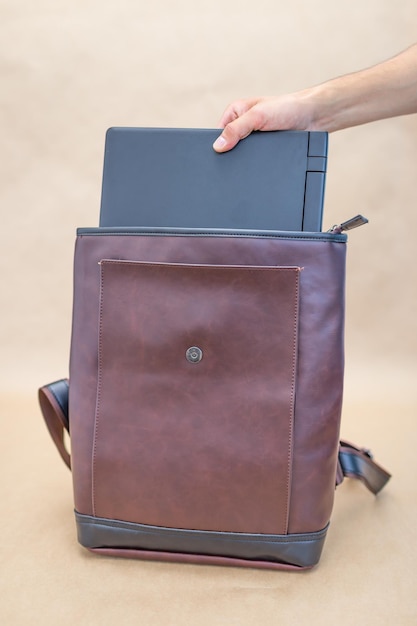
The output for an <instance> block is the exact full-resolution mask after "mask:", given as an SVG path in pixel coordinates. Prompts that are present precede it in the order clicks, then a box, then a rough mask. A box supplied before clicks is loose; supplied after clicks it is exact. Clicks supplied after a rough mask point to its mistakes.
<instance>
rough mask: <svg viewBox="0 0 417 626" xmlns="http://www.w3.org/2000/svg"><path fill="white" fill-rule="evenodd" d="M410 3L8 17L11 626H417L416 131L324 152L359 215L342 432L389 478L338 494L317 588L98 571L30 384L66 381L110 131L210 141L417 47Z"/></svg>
mask: <svg viewBox="0 0 417 626" xmlns="http://www.w3.org/2000/svg"><path fill="white" fill-rule="evenodd" d="M416 23H417V5H416V3H415V0H397V1H396V2H392V1H388V0H361V2H359V1H357V0H352V1H351V2H350V3H341V2H334V0H315V2H302V1H301V0H292V2H282V1H280V0H258V1H257V2H256V3H243V2H242V1H241V0H239V1H238V0H230V1H227V0H211V2H210V3H209V2H202V1H200V2H199V1H198V0H194V2H191V0H177V2H168V0H154V1H153V2H144V0H135V1H133V0H118V1H117V2H116V1H107V2H106V1H105V0H102V1H101V2H99V1H98V0H72V1H71V2H69V1H64V0H37V1H36V2H29V0H1V1H0V71H1V87H0V107H1V108H0V116H1V118H0V119H1V140H0V141H1V157H0V164H1V167H0V177H1V183H0V211H1V225H2V238H1V254H0V271H1V273H0V276H1V290H0V311H1V320H2V323H1V325H0V341H1V344H0V345H1V377H0V400H1V415H0V419H1V431H0V432H1V438H0V446H1V455H0V459H1V461H0V463H1V466H0V473H1V477H2V482H1V485H2V491H3V493H2V496H1V499H0V502H1V504H0V507H1V511H0V512H1V517H0V519H1V522H0V524H1V526H2V541H1V543H0V568H1V569H0V583H1V585H2V588H1V589H0V621H1V623H2V624H7V625H8V624H41V623H54V624H55V623H59V624H63V625H65V624H70V623H71V624H72V623H74V621H76V622H77V623H78V624H101V625H105V624H113V623H117V624H120V625H123V624H144V625H150V626H153V625H154V624H155V625H156V624H158V625H159V624H161V625H162V624H164V625H168V626H171V625H175V626H176V625H179V624H214V625H220V626H222V625H228V626H231V625H234V624H239V625H246V624H248V625H249V624H250V625H252V624H254V625H255V624H259V623H263V624H311V623H318V624H333V623H334V622H335V621H336V620H337V621H338V623H340V624H353V623H356V622H357V621H358V620H360V621H361V622H362V623H365V624H378V625H382V624H387V625H390V626H391V625H392V624H415V623H416V622H417V601H416V594H417V585H416V575H415V569H414V566H415V561H416V558H417V549H416V541H415V536H414V534H413V531H414V527H415V524H416V521H417V520H416V489H415V486H414V484H413V482H412V478H413V475H414V474H415V472H416V461H415V458H414V450H415V445H416V436H415V433H416V428H415V425H414V419H415V416H416V407H417V398H416V347H417V345H416V344H417V333H416V313H417V310H416V309H417V306H416V304H417V295H416V284H417V280H416V278H417V271H416V263H415V257H416V254H415V252H416V244H415V231H416V226H417V216H416V210H415V207H416V200H415V185H416V178H417V177H416V174H417V116H410V117H406V118H400V119H393V120H388V121H383V122H379V123H376V124H372V125H369V126H365V127H361V128H356V129H350V130H345V131H342V132H340V133H337V134H335V135H332V136H331V138H330V159H329V168H328V184H327V194H326V209H325V227H326V228H327V227H329V226H331V225H332V224H333V223H335V222H340V221H343V220H345V219H347V218H349V217H351V216H353V215H354V214H356V213H357V212H362V213H363V214H365V215H366V216H367V217H368V218H369V220H370V224H369V226H367V227H364V228H362V229H360V230H358V231H354V232H352V234H351V236H350V242H349V264H348V290H347V329H346V333H347V345H346V348H347V376H346V402H345V408H344V417H343V428H342V430H343V434H344V435H345V436H347V437H348V438H351V439H353V440H358V441H359V442H361V443H366V444H367V445H371V446H372V447H374V448H375V449H376V451H377V453H378V457H379V458H380V459H381V460H382V462H383V463H384V464H385V465H387V466H388V467H389V468H390V469H392V471H393V473H394V479H393V480H392V482H391V483H390V485H389V486H388V487H387V489H386V492H385V493H384V494H381V496H380V497H379V498H378V499H377V500H376V501H375V500H374V499H373V498H372V496H370V495H368V494H367V493H366V492H365V490H364V489H363V488H362V487H361V486H360V485H344V486H343V487H342V488H341V489H340V491H339V492H338V494H337V498H336V507H335V512H334V515H333V523H332V527H331V530H330V534H329V537H328V541H327V543H326V546H325V552H324V555H323V558H322V561H321V563H320V565H319V567H318V568H317V569H316V570H315V571H313V572H311V573H307V574H301V575H292V574H285V573H276V572H275V573H274V572H259V571H250V570H248V571H240V570H236V569H221V568H208V567H195V566H178V565H161V564H156V563H153V564H152V563H142V562H130V561H117V560H107V559H100V558H97V557H91V556H90V555H89V554H88V553H86V552H85V551H83V550H82V549H81V548H78V546H77V544H76V541H75V536H74V522H73V518H72V512H71V508H72V500H71V483H70V476H69V474H68V472H67V471H66V469H65V468H64V467H63V465H62V464H61V462H60V461H59V459H58V457H57V455H56V453H55V451H54V450H53V449H52V445H51V444H50V442H49V440H48V435H47V433H46V429H45V428H44V425H43V424H42V421H41V417H40V414H39V411H38V409H37V406H36V398H35V391H36V388H37V387H38V386H39V385H40V384H43V383H45V382H48V381H49V380H53V379H55V378H58V377H60V376H63V375H66V374H67V371H68V349H69V339H70V323H71V282H72V276H71V272H72V255H73V242H74V234H75V228H76V227H77V226H94V225H96V224H97V221H98V210H99V202H100V185H101V171H102V158H103V145H104V134H105V131H106V129H107V128H108V127H109V126H113V125H132V126H201V127H215V126H216V124H217V121H218V119H219V117H220V115H221V113H222V111H223V109H224V108H225V106H226V104H227V103H228V102H229V101H230V100H232V99H234V98H236V97H241V96H250V95H254V94H261V95H270V94H271V95H272V94H277V93H281V92H286V91H289V90H295V89H298V88H303V87H305V86H307V85H310V84H314V83H317V82H320V81H323V80H325V79H326V78H329V77H331V76H334V75H337V74H341V73H344V72H347V71H350V70H354V69H358V68H360V67H364V66H366V65H370V64H372V63H374V62H377V61H379V60H382V59H383V58H386V57H388V56H390V55H392V54H394V53H396V52H398V51H399V50H401V49H402V48H404V47H406V46H407V45H409V44H411V43H413V41H415V40H417V35H416Z"/></svg>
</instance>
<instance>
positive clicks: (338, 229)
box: [327, 215, 369, 235]
mask: <svg viewBox="0 0 417 626" xmlns="http://www.w3.org/2000/svg"><path fill="white" fill-rule="evenodd" d="M368 221H369V220H368V219H366V217H363V215H356V216H355V217H351V218H350V220H347V222H343V223H342V224H335V225H334V226H332V227H331V228H330V229H329V230H328V231H327V232H328V233H332V234H337V235H339V234H340V233H343V232H344V231H345V230H352V228H358V226H363V224H367V223H368Z"/></svg>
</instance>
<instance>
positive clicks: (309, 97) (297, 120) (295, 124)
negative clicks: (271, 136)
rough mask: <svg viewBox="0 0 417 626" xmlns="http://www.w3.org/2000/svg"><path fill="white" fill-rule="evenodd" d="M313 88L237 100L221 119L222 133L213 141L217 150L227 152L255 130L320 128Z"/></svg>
mask: <svg viewBox="0 0 417 626" xmlns="http://www.w3.org/2000/svg"><path fill="white" fill-rule="evenodd" d="M315 108H317V104H316V100H315V97H314V90H313V89H308V90H305V91H300V92H296V93H292V94H287V95H284V96H275V97H269V98H247V99H244V100H235V101H234V102H232V103H231V104H230V105H229V106H228V107H227V108H226V110H225V112H224V113H223V115H222V117H221V120H220V127H221V128H223V129H224V130H223V132H222V134H221V135H220V136H219V137H218V138H217V139H216V141H215V142H214V144H213V148H214V150H216V152H227V151H228V150H231V149H232V148H234V146H236V144H237V143H238V142H239V141H240V140H241V139H244V138H245V137H247V136H248V135H249V134H250V133H251V132H252V131H254V130H265V131H267V130H319V128H318V127H317V126H315Z"/></svg>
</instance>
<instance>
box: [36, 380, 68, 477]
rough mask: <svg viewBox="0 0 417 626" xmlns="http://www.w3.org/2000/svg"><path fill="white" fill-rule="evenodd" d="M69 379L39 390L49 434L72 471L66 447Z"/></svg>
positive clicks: (40, 402)
mask: <svg viewBox="0 0 417 626" xmlns="http://www.w3.org/2000/svg"><path fill="white" fill-rule="evenodd" d="M68 392H69V383H68V379H66V378H63V379H61V380H57V381H55V382H53V383H49V385H44V386H43V387H41V388H40V389H39V392H38V398H39V404H40V407H41V411H42V415H43V417H44V420H45V423H46V426H47V428H48V430H49V434H50V435H51V437H52V440H53V442H54V444H55V445H56V447H57V448H58V452H59V453H60V455H61V458H62V460H63V461H64V463H65V465H66V466H67V467H69V468H70V469H71V457H70V454H69V452H68V450H67V448H66V445H65V439H64V435H65V433H68V434H69V419H68V415H69V413H68Z"/></svg>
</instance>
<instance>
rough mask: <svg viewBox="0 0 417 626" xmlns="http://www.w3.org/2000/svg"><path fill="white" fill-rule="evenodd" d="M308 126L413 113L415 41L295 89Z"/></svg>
mask: <svg viewBox="0 0 417 626" xmlns="http://www.w3.org/2000/svg"><path fill="white" fill-rule="evenodd" d="M299 96H300V98H302V99H304V98H305V103H306V106H307V108H309V109H310V111H311V123H310V128H311V129H315V130H327V131H330V132H331V131H335V130H340V129H342V128H347V127H349V126H357V125H359V124H365V123H367V122H372V121H376V120H379V119H384V118H388V117H394V116H397V115H407V114H410V113H417V44H416V45H413V46H411V47H410V48H408V49H407V50H405V51H404V52H402V53H401V54H399V55H397V56H396V57H393V58H392V59H389V60H388V61H384V62H383V63H380V64H378V65H375V66H373V67H370V68H368V69H365V70H362V71H360V72H355V73H353V74H347V75H345V76H341V77H340V78H335V79H333V80H330V81H327V82H325V83H323V84H321V85H318V86H317V87H313V88H311V89H308V90H305V91H304V92H300V93H299Z"/></svg>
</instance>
